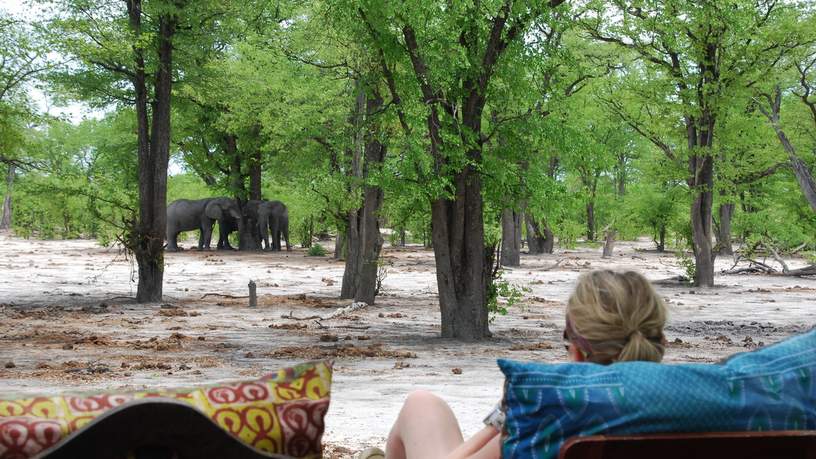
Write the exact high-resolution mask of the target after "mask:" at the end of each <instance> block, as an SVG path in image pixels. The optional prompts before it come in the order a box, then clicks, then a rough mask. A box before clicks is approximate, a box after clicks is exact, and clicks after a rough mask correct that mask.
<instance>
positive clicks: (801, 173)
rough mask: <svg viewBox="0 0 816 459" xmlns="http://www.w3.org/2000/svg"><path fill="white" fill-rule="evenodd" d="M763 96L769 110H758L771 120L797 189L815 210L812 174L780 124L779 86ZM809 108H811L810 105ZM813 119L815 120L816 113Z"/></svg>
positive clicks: (763, 108) (815, 195)
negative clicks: (786, 156)
mask: <svg viewBox="0 0 816 459" xmlns="http://www.w3.org/2000/svg"><path fill="white" fill-rule="evenodd" d="M765 97H766V99H767V100H768V103H769V105H770V110H768V109H767V108H765V107H760V110H761V111H762V113H763V114H764V115H765V116H766V117H767V118H768V121H770V122H771V126H773V128H774V131H775V132H776V136H777V137H778V138H779V142H780V143H781V144H782V148H783V149H784V150H785V153H787V154H788V160H789V161H790V164H791V168H793V175H795V176H796V182H797V183H798V184H799V189H800V190H802V195H804V197H805V200H806V201H807V202H808V204H809V205H810V208H811V209H813V211H814V212H816V182H814V180H813V174H811V172H810V169H808V167H807V164H805V162H804V161H802V158H800V157H799V156H798V155H797V154H796V148H794V146H793V144H792V143H791V142H790V140H789V139H788V136H787V135H785V131H784V130H783V129H782V125H781V124H780V120H779V110H780V108H781V105H782V91H781V90H780V89H779V86H777V87H776V88H774V94H773V96H771V95H766V96H765ZM811 109H813V108H812V107H811ZM814 119H815V120H816V115H815V116H814Z"/></svg>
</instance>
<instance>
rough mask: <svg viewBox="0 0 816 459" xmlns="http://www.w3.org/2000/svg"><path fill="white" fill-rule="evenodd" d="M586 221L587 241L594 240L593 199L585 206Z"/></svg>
mask: <svg viewBox="0 0 816 459" xmlns="http://www.w3.org/2000/svg"><path fill="white" fill-rule="evenodd" d="M586 221H587V232H586V235H587V241H594V240H595V199H594V198H592V199H590V200H589V202H587V204H586Z"/></svg>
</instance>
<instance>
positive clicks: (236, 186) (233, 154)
mask: <svg viewBox="0 0 816 459" xmlns="http://www.w3.org/2000/svg"><path fill="white" fill-rule="evenodd" d="M224 153H225V154H226V155H227V158H229V160H230V166H229V179H230V182H229V183H230V190H231V191H232V194H233V196H234V197H235V198H236V199H243V200H245V199H246V198H247V191H246V184H245V183H244V175H243V173H242V172H241V166H242V165H241V152H240V151H238V139H237V138H236V137H235V135H234V134H226V135H224Z"/></svg>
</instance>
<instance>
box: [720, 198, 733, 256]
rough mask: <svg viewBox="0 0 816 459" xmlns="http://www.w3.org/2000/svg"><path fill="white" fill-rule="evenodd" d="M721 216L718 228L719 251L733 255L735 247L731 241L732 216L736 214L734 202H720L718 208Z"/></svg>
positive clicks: (722, 253) (721, 253)
mask: <svg viewBox="0 0 816 459" xmlns="http://www.w3.org/2000/svg"><path fill="white" fill-rule="evenodd" d="M718 214H719V216H720V226H719V228H717V234H716V236H717V253H718V254H720V255H733V254H734V249H733V247H732V243H731V217H732V216H733V215H734V204H733V203H729V204H720V207H719V209H718Z"/></svg>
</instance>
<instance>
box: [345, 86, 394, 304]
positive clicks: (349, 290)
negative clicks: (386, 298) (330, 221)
mask: <svg viewBox="0 0 816 459" xmlns="http://www.w3.org/2000/svg"><path fill="white" fill-rule="evenodd" d="M382 105H383V99H382V97H381V96H379V94H377V93H376V91H375V92H374V94H372V95H367V96H365V110H366V113H367V115H368V116H367V119H368V129H367V132H366V135H365V152H364V153H363V156H362V158H357V157H356V155H355V158H354V159H353V161H352V169H353V170H354V171H355V176H357V178H358V179H360V182H361V183H363V185H362V191H363V203H362V206H361V207H360V208H359V209H356V210H354V211H352V212H351V213H350V216H349V232H348V235H349V237H348V256H347V257H346V268H345V271H344V272H343V284H342V287H341V292H340V296H341V298H353V299H354V301H355V302H364V303H366V304H374V300H375V297H376V295H377V287H378V285H377V274H378V271H379V264H378V261H379V258H380V251H381V250H382V246H383V238H382V235H381V234H380V224H379V219H378V217H379V213H380V208H381V207H382V202H383V191H382V188H380V187H379V186H374V185H369V184H365V179H366V178H367V177H368V175H369V172H370V171H371V169H372V168H375V167H378V166H379V165H381V164H382V162H383V160H384V159H385V153H386V148H385V145H383V144H382V142H380V140H379V138H378V136H379V125H378V123H377V122H376V120H375V119H374V118H373V116H375V115H373V114H374V113H375V112H377V111H379V110H380V109H381V108H382Z"/></svg>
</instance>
